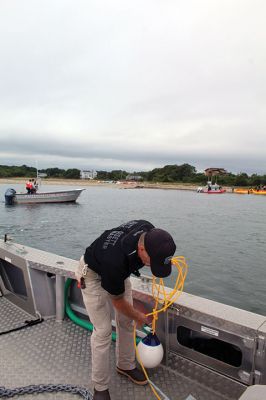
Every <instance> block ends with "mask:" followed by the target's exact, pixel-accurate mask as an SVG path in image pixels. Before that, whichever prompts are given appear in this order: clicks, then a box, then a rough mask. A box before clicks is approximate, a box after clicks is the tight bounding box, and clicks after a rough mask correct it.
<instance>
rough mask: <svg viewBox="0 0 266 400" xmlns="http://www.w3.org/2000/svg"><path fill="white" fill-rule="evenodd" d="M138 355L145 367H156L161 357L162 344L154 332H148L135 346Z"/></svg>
mask: <svg viewBox="0 0 266 400" xmlns="http://www.w3.org/2000/svg"><path fill="white" fill-rule="evenodd" d="M137 350H138V356H139V358H140V361H141V362H142V364H143V366H144V367H145V368H155V367H157V366H158V365H159V364H160V362H161V361H162V359H163V353H164V352H163V346H162V344H161V342H160V340H159V339H158V337H157V336H156V334H152V333H149V334H148V335H147V336H145V337H144V338H143V339H142V340H141V341H140V342H139V344H138V346H137Z"/></svg>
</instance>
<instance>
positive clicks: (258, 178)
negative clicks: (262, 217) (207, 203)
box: [0, 164, 266, 187]
mask: <svg viewBox="0 0 266 400" xmlns="http://www.w3.org/2000/svg"><path fill="white" fill-rule="evenodd" d="M36 172H37V171H36V168H34V167H28V166H27V165H22V166H7V165H0V178H16V177H25V178H26V177H27V178H35V177H36ZM38 172H39V173H44V174H46V176H47V178H58V179H80V172H81V171H80V170H79V169H77V168H72V169H67V170H65V169H60V168H47V169H41V170H39V171H38ZM128 176H133V177H138V178H139V180H142V181H146V182H165V183H190V184H197V185H205V184H206V181H207V177H206V176H205V174H204V173H202V172H197V170H196V168H195V167H193V166H192V165H190V164H182V165H177V164H174V165H165V166H164V167H162V168H154V169H153V170H151V171H145V172H143V171H139V172H134V173H129V172H127V171H124V170H113V171H97V177H96V178H95V179H96V180H108V181H110V180H112V181H121V180H125V179H127V177H128ZM217 180H218V183H219V184H220V185H226V186H248V187H254V186H259V185H266V175H258V174H252V175H248V174H246V173H245V172H242V173H239V174H233V173H231V172H228V173H227V174H225V175H221V176H218V177H217Z"/></svg>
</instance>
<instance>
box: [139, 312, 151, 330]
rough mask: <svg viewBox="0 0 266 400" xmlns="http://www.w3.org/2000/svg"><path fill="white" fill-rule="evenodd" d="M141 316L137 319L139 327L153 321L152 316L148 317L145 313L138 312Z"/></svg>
mask: <svg viewBox="0 0 266 400" xmlns="http://www.w3.org/2000/svg"><path fill="white" fill-rule="evenodd" d="M138 314H139V317H138V318H137V319H135V321H136V324H137V326H138V327H139V328H142V326H143V325H149V324H150V323H151V318H150V317H147V316H146V315H145V314H143V313H141V312H138Z"/></svg>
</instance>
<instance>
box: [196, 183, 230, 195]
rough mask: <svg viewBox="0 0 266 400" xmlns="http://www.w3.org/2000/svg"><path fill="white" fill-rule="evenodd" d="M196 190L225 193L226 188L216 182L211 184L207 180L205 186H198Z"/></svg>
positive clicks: (207, 192) (199, 191)
mask: <svg viewBox="0 0 266 400" xmlns="http://www.w3.org/2000/svg"><path fill="white" fill-rule="evenodd" d="M197 192H198V193H206V194H222V193H225V192H226V190H225V189H223V188H222V186H220V185H218V184H217V183H214V184H213V183H212V182H211V181H208V182H207V185H206V186H205V187H198V189H197Z"/></svg>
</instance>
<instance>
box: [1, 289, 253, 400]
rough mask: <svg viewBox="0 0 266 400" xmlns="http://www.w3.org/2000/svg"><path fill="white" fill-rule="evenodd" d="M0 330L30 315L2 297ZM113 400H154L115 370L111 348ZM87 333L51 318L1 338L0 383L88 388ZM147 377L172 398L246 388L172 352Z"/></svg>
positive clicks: (215, 398)
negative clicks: (65, 385)
mask: <svg viewBox="0 0 266 400" xmlns="http://www.w3.org/2000/svg"><path fill="white" fill-rule="evenodd" d="M0 318H1V323H0V332H3V331H6V330H9V329H12V328H16V327H18V326H21V325H23V324H24V321H25V320H27V319H32V317H31V316H29V315H28V314H26V313H25V312H24V311H22V310H20V309H19V308H18V307H16V306H15V305H13V304H12V303H10V302H9V301H8V300H7V299H6V298H4V297H1V298H0ZM110 363H111V366H112V368H111V371H112V376H111V385H110V393H111V397H112V400H122V399H127V400H144V399H145V400H153V399H155V396H154V394H153V393H152V392H151V389H150V387H149V386H148V385H147V386H145V387H143V386H137V385H134V384H133V383H131V382H129V381H128V380H127V378H125V377H123V376H121V375H118V374H117V373H116V371H115V346H114V344H112V348H111V359H110ZM90 366H91V352H90V332H88V331H86V330H84V329H83V328H81V327H79V326H77V325H75V324H74V323H73V322H72V321H70V320H69V319H65V320H64V321H63V322H56V321H55V319H49V320H46V321H44V322H43V323H41V324H39V325H35V326H32V327H29V328H26V329H23V330H20V331H17V332H12V333H9V334H6V335H2V336H0V386H4V387H6V388H15V387H21V386H27V385H38V384H71V385H76V386H81V387H85V388H88V389H91V371H90ZM148 374H149V378H150V380H151V381H152V382H154V383H155V385H156V386H158V387H159V388H160V389H161V390H162V392H164V393H165V394H166V396H167V397H168V398H169V399H171V400H185V399H187V398H188V396H189V395H192V396H193V397H194V398H195V399H196V400H237V399H238V398H239V397H240V395H241V394H242V393H243V392H244V390H245V387H244V385H241V384H239V383H237V382H234V381H232V380H230V379H227V378H225V377H223V376H220V375H219V374H216V373H215V372H210V371H209V370H208V369H207V368H202V367H200V366H197V365H195V364H194V363H191V362H190V361H188V360H184V359H182V358H179V357H177V356H175V355H172V354H171V356H170V359H169V367H166V366H164V365H161V366H159V367H158V368H156V369H153V370H150V371H148ZM13 398H14V399H22V398H23V399H24V398H25V399H35V400H36V399H49V400H50V399H66V400H67V399H70V398H71V399H80V398H81V397H80V396H78V395H73V394H67V393H52V394H51V393H46V394H38V395H25V396H22V397H21V396H15V397H13Z"/></svg>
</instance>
